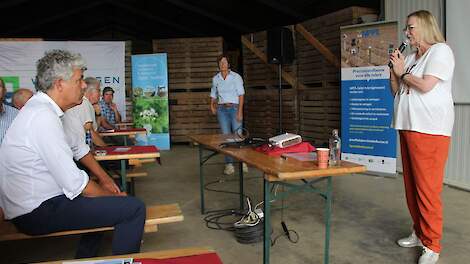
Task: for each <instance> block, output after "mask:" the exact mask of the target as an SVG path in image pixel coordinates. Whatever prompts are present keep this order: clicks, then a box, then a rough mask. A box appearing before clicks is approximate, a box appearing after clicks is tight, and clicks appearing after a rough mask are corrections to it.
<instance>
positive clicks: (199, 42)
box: [153, 37, 223, 142]
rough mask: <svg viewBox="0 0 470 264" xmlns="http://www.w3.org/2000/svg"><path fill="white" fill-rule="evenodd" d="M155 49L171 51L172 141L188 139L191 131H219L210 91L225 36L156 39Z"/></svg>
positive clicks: (169, 85) (197, 132) (169, 83)
mask: <svg viewBox="0 0 470 264" xmlns="http://www.w3.org/2000/svg"><path fill="white" fill-rule="evenodd" d="M153 51H154V52H155V53H167V54H168V89H169V98H170V137H171V141H172V142H188V141H189V139H188V138H187V137H186V135H189V134H214V133H218V132H219V129H218V124H217V118H216V117H215V116H214V115H212V114H211V113H210V108H209V102H210V98H209V93H210V88H211V85H212V77H213V76H214V75H215V74H216V73H217V71H218V66H217V56H218V55H220V54H222V52H223V39H222V38H221V37H212V38H179V39H159V40H153Z"/></svg>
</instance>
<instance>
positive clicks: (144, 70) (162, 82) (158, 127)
mask: <svg viewBox="0 0 470 264" xmlns="http://www.w3.org/2000/svg"><path fill="white" fill-rule="evenodd" d="M132 93H133V103H134V107H133V115H134V125H135V127H142V128H145V129H146V130H147V135H137V137H136V140H137V144H138V145H155V146H157V147H158V148H159V149H162V150H167V149H170V132H169V127H170V121H169V115H168V65H167V54H166V53H157V54H143V55H133V56H132Z"/></svg>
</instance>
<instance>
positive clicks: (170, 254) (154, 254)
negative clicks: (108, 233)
mask: <svg viewBox="0 0 470 264" xmlns="http://www.w3.org/2000/svg"><path fill="white" fill-rule="evenodd" d="M210 253H216V252H215V250H214V249H212V248H209V247H198V248H180V249H171V250H162V251H150V252H143V253H135V254H128V255H115V256H106V257H96V258H84V259H80V261H91V260H104V259H116V258H133V259H144V258H145V259H158V260H164V259H169V258H178V257H188V256H198V255H203V254H210ZM64 261H73V260H59V261H50V262H41V264H62V263H63V262H64Z"/></svg>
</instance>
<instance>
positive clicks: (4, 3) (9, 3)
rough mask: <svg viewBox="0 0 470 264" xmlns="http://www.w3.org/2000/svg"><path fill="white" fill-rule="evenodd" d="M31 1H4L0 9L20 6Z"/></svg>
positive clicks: (0, 4)
mask: <svg viewBox="0 0 470 264" xmlns="http://www.w3.org/2000/svg"><path fill="white" fill-rule="evenodd" d="M29 1H31V0H4V1H2V2H1V3H0V9H2V8H8V7H12V6H16V5H20V4H22V3H25V2H29Z"/></svg>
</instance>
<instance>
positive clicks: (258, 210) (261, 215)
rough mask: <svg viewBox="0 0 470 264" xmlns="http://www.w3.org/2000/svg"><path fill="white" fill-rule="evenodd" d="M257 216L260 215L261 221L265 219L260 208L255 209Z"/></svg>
mask: <svg viewBox="0 0 470 264" xmlns="http://www.w3.org/2000/svg"><path fill="white" fill-rule="evenodd" d="M255 214H257V215H258V217H259V219H263V218H264V213H263V210H261V209H260V208H257V209H255Z"/></svg>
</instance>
